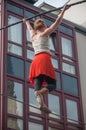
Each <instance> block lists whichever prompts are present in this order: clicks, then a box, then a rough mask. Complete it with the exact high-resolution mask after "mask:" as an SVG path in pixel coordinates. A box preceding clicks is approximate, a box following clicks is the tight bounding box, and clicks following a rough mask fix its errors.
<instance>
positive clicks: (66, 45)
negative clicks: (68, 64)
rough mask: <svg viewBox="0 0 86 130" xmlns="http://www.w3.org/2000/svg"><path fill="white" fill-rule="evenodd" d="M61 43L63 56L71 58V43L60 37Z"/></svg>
mask: <svg viewBox="0 0 86 130" xmlns="http://www.w3.org/2000/svg"><path fill="white" fill-rule="evenodd" d="M61 42H62V53H63V54H64V55H67V56H70V57H72V56H73V52H72V41H71V40H69V39H67V38H64V37H62V38H61Z"/></svg>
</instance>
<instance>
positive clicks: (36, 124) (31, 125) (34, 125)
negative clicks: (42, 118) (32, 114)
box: [28, 122, 44, 130]
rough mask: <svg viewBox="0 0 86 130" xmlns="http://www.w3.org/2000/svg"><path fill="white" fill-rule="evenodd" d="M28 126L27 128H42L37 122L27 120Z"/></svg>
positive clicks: (39, 129)
mask: <svg viewBox="0 0 86 130" xmlns="http://www.w3.org/2000/svg"><path fill="white" fill-rule="evenodd" d="M28 127H29V129H28V130H44V129H43V125H41V124H39V123H33V122H29V123H28Z"/></svg>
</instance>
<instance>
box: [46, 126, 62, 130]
mask: <svg viewBox="0 0 86 130" xmlns="http://www.w3.org/2000/svg"><path fill="white" fill-rule="evenodd" d="M48 130H60V129H57V128H53V127H49V128H48Z"/></svg>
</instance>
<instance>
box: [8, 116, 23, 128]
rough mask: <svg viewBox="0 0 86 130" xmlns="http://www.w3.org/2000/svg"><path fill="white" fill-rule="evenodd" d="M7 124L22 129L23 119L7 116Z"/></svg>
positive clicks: (9, 126)
mask: <svg viewBox="0 0 86 130" xmlns="http://www.w3.org/2000/svg"><path fill="white" fill-rule="evenodd" d="M7 126H8V128H11V129H15V130H23V121H22V120H20V119H16V118H8V122H7Z"/></svg>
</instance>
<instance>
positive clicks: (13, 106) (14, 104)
mask: <svg viewBox="0 0 86 130" xmlns="http://www.w3.org/2000/svg"><path fill="white" fill-rule="evenodd" d="M22 87H23V86H22V84H20V83H18V82H15V81H12V80H8V97H9V98H8V113H10V114H14V115H18V116H23V104H22V101H23V88H22ZM19 101H21V102H19Z"/></svg>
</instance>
